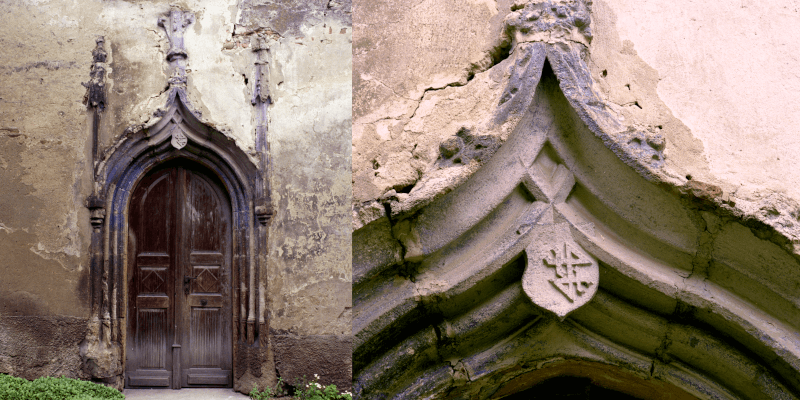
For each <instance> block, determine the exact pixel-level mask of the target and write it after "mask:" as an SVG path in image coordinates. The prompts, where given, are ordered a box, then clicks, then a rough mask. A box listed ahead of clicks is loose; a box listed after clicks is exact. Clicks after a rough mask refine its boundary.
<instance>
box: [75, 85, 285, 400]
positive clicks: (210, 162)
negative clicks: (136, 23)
mask: <svg viewBox="0 0 800 400" xmlns="http://www.w3.org/2000/svg"><path fill="white" fill-rule="evenodd" d="M168 99H169V100H168V101H167V104H166V107H165V109H166V111H163V112H161V113H160V114H161V118H160V119H158V120H156V121H155V122H153V123H152V124H150V125H148V126H144V127H140V129H138V130H135V131H126V133H125V134H123V135H122V136H121V137H120V138H119V139H118V140H117V141H116V144H115V145H114V146H112V147H111V148H110V150H109V152H108V153H107V154H106V155H105V156H104V157H103V159H102V160H101V161H100V162H99V163H97V165H96V166H95V176H96V182H95V194H93V195H92V196H90V197H89V198H88V199H87V204H86V206H87V208H89V210H90V211H91V224H92V228H93V233H92V240H91V247H90V254H91V262H90V276H91V279H90V287H91V292H92V318H91V321H90V326H89V330H88V333H87V343H88V347H89V350H88V351H86V353H87V355H84V365H85V366H86V368H87V369H88V370H90V371H91V372H92V375H94V376H95V377H107V378H106V379H108V380H116V381H117V382H118V384H119V383H122V384H123V385H124V384H125V383H126V382H124V381H123V382H119V380H120V379H123V380H124V379H125V376H124V371H125V354H124V353H125V341H126V337H125V336H126V321H125V316H126V313H127V311H126V310H127V306H128V305H127V297H128V294H127V285H128V283H127V282H126V277H127V273H128V271H127V270H128V265H129V261H130V260H129V257H128V254H127V251H128V250H127V249H128V246H127V236H128V235H127V232H128V208H129V203H130V200H131V199H130V197H131V194H132V192H133V190H134V188H135V187H136V185H137V184H138V182H139V180H140V179H141V178H142V177H143V176H144V175H145V174H147V172H148V171H150V170H151V169H153V168H155V167H156V166H158V165H160V164H162V163H164V162H167V161H170V160H173V159H176V158H184V159H187V160H189V161H192V162H194V163H197V164H200V165H201V166H203V167H205V168H207V169H208V170H210V171H211V172H213V173H214V174H215V175H216V177H217V178H218V179H219V180H220V182H222V185H223V186H224V187H222V188H221V189H223V190H225V191H226V192H227V194H228V196H229V200H230V204H231V217H232V218H231V241H232V252H231V261H232V264H231V273H232V278H233V279H232V284H233V288H232V289H233V290H232V297H233V302H232V308H233V310H232V311H233V318H232V324H233V325H234V326H233V327H232V333H233V378H234V379H233V381H234V387H236V386H237V385H236V383H237V380H238V379H239V378H241V377H242V375H243V374H244V373H245V372H246V371H247V370H248V369H249V370H250V372H251V374H252V375H254V376H256V377H260V376H261V368H260V364H261V363H262V362H266V361H267V360H259V359H258V356H256V355H262V354H271V353H270V352H268V351H264V348H265V347H266V346H267V345H268V339H267V336H268V332H269V322H268V315H267V309H266V304H267V299H266V295H267V279H266V260H267V257H266V255H267V254H268V249H267V243H268V240H267V239H268V231H267V230H268V227H269V221H270V219H271V218H270V217H271V215H272V203H271V201H270V195H269V192H268V189H267V188H268V187H269V185H267V184H266V183H267V182H266V179H267V178H266V176H265V175H266V173H265V168H264V166H261V168H258V167H257V166H256V164H255V163H254V159H253V158H251V157H250V156H248V155H247V154H246V153H245V152H244V151H242V150H241V149H240V148H239V147H237V146H236V144H235V142H234V141H233V140H232V139H230V138H228V137H226V136H225V135H224V134H222V133H220V132H218V131H216V130H214V129H213V128H211V127H209V126H207V125H205V124H203V123H202V122H201V121H200V120H199V118H198V116H197V115H196V114H195V113H194V112H192V111H191V110H192V108H191V104H190V103H189V101H188V99H187V96H186V93H185V89H184V88H181V87H173V88H171V89H170V92H169V94H168ZM181 136H183V137H185V140H183V141H182V142H183V143H181V141H178V143H179V144H178V145H176V144H173V142H175V140H173V138H174V137H181ZM180 144H183V145H182V146H181V145H180ZM93 351H103V352H104V353H105V354H106V356H107V357H108V356H110V357H111V359H112V362H111V363H106V364H105V365H110V367H106V368H105V369H104V370H99V368H98V367H97V365H98V364H97V363H96V362H94V361H93V360H92V357H91V355H92V354H91V352H93ZM172 387H173V388H174V389H177V388H179V387H180V383H179V382H178V385H177V386H176V385H175V382H172Z"/></svg>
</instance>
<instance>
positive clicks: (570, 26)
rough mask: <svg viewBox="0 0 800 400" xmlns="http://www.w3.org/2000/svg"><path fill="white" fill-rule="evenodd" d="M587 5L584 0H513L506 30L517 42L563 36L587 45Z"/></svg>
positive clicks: (589, 36)
mask: <svg viewBox="0 0 800 400" xmlns="http://www.w3.org/2000/svg"><path fill="white" fill-rule="evenodd" d="M587 3H588V4H587ZM590 5H591V2H585V1H584V0H535V1H528V0H517V1H515V2H514V4H513V5H512V6H511V11H512V12H511V13H510V14H508V16H506V19H505V24H506V30H507V32H508V33H509V34H510V35H512V39H513V40H515V41H516V42H517V43H520V42H532V41H545V42H552V41H554V40H559V39H561V40H563V39H567V40H573V41H577V42H580V43H583V44H586V45H588V44H589V42H591V40H592V29H591V27H590V26H589V23H590V18H589V13H590V12H591V7H590Z"/></svg>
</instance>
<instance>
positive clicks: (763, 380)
mask: <svg viewBox="0 0 800 400" xmlns="http://www.w3.org/2000/svg"><path fill="white" fill-rule="evenodd" d="M570 4H573V5H575V4H577V6H570V7H572V9H566V7H564V9H559V10H558V14H559V15H558V17H557V16H556V15H555V13H554V12H553V15H552V16H551V17H552V18H550V19H545V18H541V20H537V18H530V19H525V18H521V17H520V16H521V15H522V14H524V13H529V14H531V15H534V13H533V11H537V12H541V13H545V12H551V11H550V10H548V9H547V8H549V7H550V6H551V5H552V4H551V2H530V3H529V4H528V5H526V6H525V9H524V10H523V9H521V8H522V7H520V11H519V12H517V13H512V15H511V16H510V17H508V18H507V19H506V23H507V25H512V23H520V24H529V25H530V26H528V27H527V29H526V30H524V31H523V33H524V34H525V35H527V34H529V33H530V35H532V36H534V35H535V33H536V32H539V31H541V30H548V29H550V30H551V31H552V30H557V29H563V28H566V29H565V30H564V31H565V32H572V33H574V32H577V31H578V30H588V20H587V19H586V18H588V15H585V16H581V15H580V12H583V11H585V8H580V7H583V5H582V4H583V2H572V3H570ZM575 7H578V8H577V9H576V8H575ZM530 8H534V9H536V10H530ZM552 10H553V11H555V10H556V9H555V8H553V9H552ZM561 14H564V15H561ZM536 15H539V14H536ZM515 17H520V19H515ZM578 20H580V21H581V23H580V24H577V25H576V24H575V21H578ZM509 21H510V22H509ZM541 21H545V22H541ZM546 21H556V22H555V23H553V24H554V25H556V26H555V28H554V27H553V26H545V27H542V26H536V24H540V25H541V24H544V23H546ZM559 24H561V25H559ZM507 32H511V34H512V35H513V34H514V32H515V31H514V29H510V28H509V29H507ZM525 35H522V36H517V39H520V38H522V39H524V38H525ZM554 36H555V35H554ZM584 51H585V48H584V47H583V46H582V45H581V44H578V43H576V42H575V41H566V40H564V41H556V42H555V43H545V42H541V41H532V42H526V41H524V40H520V41H518V42H515V46H514V50H513V52H512V54H511V56H510V59H509V60H507V61H506V62H505V63H504V66H507V68H508V72H509V74H510V77H509V78H508V81H507V86H506V88H505V91H504V92H503V94H502V95H501V97H500V102H499V103H498V105H497V108H496V110H495V114H494V115H495V118H496V120H498V121H503V120H506V119H508V118H509V116H510V115H515V116H516V117H519V118H520V120H519V121H520V122H519V123H518V124H517V125H516V128H515V130H514V131H513V132H512V133H511V134H510V135H509V138H508V139H507V141H506V142H505V143H504V144H503V145H502V146H501V147H500V148H499V149H498V150H497V152H496V153H494V155H493V156H492V158H491V159H490V160H489V161H487V162H486V163H485V164H483V165H482V166H481V168H480V169H478V170H477V171H476V172H475V173H473V174H472V175H471V176H470V177H469V178H468V179H467V180H466V181H465V182H464V183H462V184H461V185H460V186H458V187H457V188H455V189H453V190H452V191H450V192H448V193H446V194H443V195H442V196H441V197H438V198H436V199H435V200H433V201H432V202H430V203H429V204H426V205H424V206H423V207H420V208H416V209H413V210H411V211H401V212H396V213H395V212H393V209H392V207H391V206H392V204H391V203H390V202H387V203H386V205H387V208H388V209H389V211H388V214H387V216H386V217H385V218H381V219H378V220H376V221H373V222H371V223H370V224H368V225H366V226H364V227H363V228H361V229H359V230H358V231H356V232H355V233H354V244H353V246H354V250H353V253H354V266H353V268H354V289H353V290H354V294H353V298H354V317H353V334H354V337H355V338H354V342H355V343H354V352H353V358H354V359H353V365H354V368H353V369H354V380H355V383H354V385H355V392H356V395H357V396H361V397H362V398H373V397H374V398H436V399H439V398H442V399H443V398H447V399H499V398H504V397H506V396H508V395H511V394H513V393H516V392H518V391H522V390H527V389H528V388H530V387H532V386H533V385H535V384H536V383H538V382H540V381H541V379H542V377H546V376H550V375H548V374H549V373H550V372H552V373H554V374H555V375H554V376H559V375H560V376H588V377H590V378H593V379H594V378H597V379H594V380H595V381H596V382H598V384H600V385H601V386H602V385H604V384H603V383H602V379H599V378H600V376H599V374H600V375H602V374H605V376H604V377H605V378H607V379H611V380H612V381H616V382H623V383H626V384H628V385H630V390H628V391H625V390H624V389H625V388H624V387H623V388H622V389H623V392H624V393H627V394H631V395H633V394H635V393H636V391H635V390H633V389H634V388H636V387H637V385H639V386H638V387H641V384H643V383H648V384H653V385H655V386H654V387H662V388H664V390H666V391H668V392H670V393H674V394H675V395H676V396H679V397H678V398H681V397H680V396H684V397H686V398H750V399H759V398H786V399H792V398H798V397H800V374H799V373H798V371H800V334H798V332H799V331H800V325H798V321H800V309H799V308H798V307H797V302H796V298H797V296H798V295H800V275H798V272H797V268H796V267H797V266H798V261H797V260H796V259H795V258H793V257H792V256H791V254H788V252H787V251H786V250H785V249H784V248H781V247H780V246H778V245H776V244H775V243H772V242H769V241H767V240H763V239H761V238H758V237H756V235H755V233H758V232H755V233H754V232H752V231H751V230H750V229H749V228H748V227H747V226H746V225H745V223H744V221H742V220H741V219H738V218H736V217H735V216H733V215H731V214H730V213H727V212H726V211H725V210H723V209H721V208H720V207H719V206H718V205H715V204H713V203H712V202H709V201H707V199H706V200H704V199H700V198H697V197H693V196H691V195H686V194H682V193H680V192H679V191H678V190H675V189H674V188H670V187H669V186H668V185H665V184H661V183H659V179H658V178H657V177H656V176H654V175H653V173H652V172H651V171H652V170H654V169H657V168H659V167H660V166H661V165H662V164H663V163H664V144H663V141H658V140H657V138H653V137H650V136H648V135H646V134H645V133H643V132H633V131H628V130H626V129H623V126H622V124H620V122H619V119H618V116H617V115H616V114H615V113H614V112H613V111H612V109H611V108H610V107H607V106H606V105H605V104H604V102H603V100H602V99H601V98H600V97H599V96H598V95H597V94H596V93H595V92H594V91H593V89H592V86H593V85H592V78H591V74H590V72H589V68H588V66H587V65H586V62H585V61H584V57H583V54H584ZM500 67H502V66H500ZM500 67H498V68H500ZM410 195H413V190H412V192H411V194H410ZM398 208H399V209H401V210H406V209H404V208H403V207H398ZM376 238H387V239H384V241H383V242H380V241H379V240H376ZM564 247H566V248H569V247H573V248H576V249H578V250H576V251H575V253H574V254H566V257H563V258H569V257H573V258H574V259H575V260H582V259H587V258H590V259H591V261H594V262H596V263H597V268H598V275H597V277H596V278H594V280H593V278H591V277H589V278H586V279H584V280H580V279H578V280H574V281H569V282H565V283H566V284H570V285H583V284H584V282H585V283H586V285H585V287H586V289H588V288H589V287H591V286H592V285H594V287H595V288H596V292H590V291H589V290H585V291H584V292H583V293H578V292H566V290H564V291H559V290H558V288H554V286H557V285H559V284H561V282H560V281H559V279H560V278H559V275H558V273H555V274H554V271H553V270H554V269H555V268H553V267H556V268H557V266H556V265H553V264H557V265H566V264H569V263H568V262H567V261H558V262H553V261H551V260H552V259H550V258H548V255H547V254H548V253H549V252H551V251H554V250H555V249H561V248H564ZM397 252H400V257H399V258H398V257H397V256H395V254H397ZM553 254H554V253H553ZM562 262H563V264H562ZM581 264H588V262H581ZM537 268H545V269H546V272H548V273H549V274H550V278H549V282H548V279H547V278H544V279H541V278H539V277H536V274H533V273H531V271H535V270H536V269H537ZM547 268H550V269H549V271H548V270H547ZM590 284H591V285H590ZM573 288H574V286H573ZM548 290H549V291H550V293H549V294H547V293H546V295H545V296H543V297H544V299H537V296H538V295H540V294H542V293H545V292H547V291H548ZM582 290H583V289H582ZM592 293H596V294H594V295H593V297H591V296H592ZM583 295H585V296H589V297H587V298H585V300H586V301H584V302H578V301H576V300H577V298H578V297H579V296H583ZM554 304H555V305H554ZM605 385H607V383H606V384H605ZM665 393H667V392H654V393H652V398H668V397H666V395H665Z"/></svg>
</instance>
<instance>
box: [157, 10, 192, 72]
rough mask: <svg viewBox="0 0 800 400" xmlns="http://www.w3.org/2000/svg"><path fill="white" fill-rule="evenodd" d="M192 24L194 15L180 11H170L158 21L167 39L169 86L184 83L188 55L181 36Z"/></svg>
mask: <svg viewBox="0 0 800 400" xmlns="http://www.w3.org/2000/svg"><path fill="white" fill-rule="evenodd" d="M192 22H194V14H193V13H191V12H189V11H183V10H180V9H172V10H171V11H170V12H169V16H164V17H161V18H159V19H158V26H160V27H162V28H164V32H166V34H167V39H169V51H167V61H168V62H169V63H170V66H171V67H172V76H171V77H170V78H169V83H170V85H182V84H185V83H186V58H187V57H188V55H187V54H186V48H184V46H183V34H184V33H185V31H186V27H187V26H189V24H191V23H192Z"/></svg>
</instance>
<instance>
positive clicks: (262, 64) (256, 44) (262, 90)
mask: <svg viewBox="0 0 800 400" xmlns="http://www.w3.org/2000/svg"><path fill="white" fill-rule="evenodd" d="M251 46H252V48H253V52H255V53H256V63H255V64H256V68H255V69H256V70H255V82H254V83H253V98H252V99H251V100H250V102H251V103H253V104H254V105H255V104H257V103H258V102H259V101H260V102H261V103H266V104H269V103H271V102H272V99H271V98H270V95H269V61H267V58H268V54H269V46H268V45H267V39H266V38H265V37H264V36H262V35H257V36H254V37H253V40H252V43H251Z"/></svg>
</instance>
